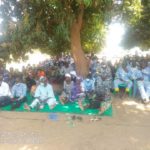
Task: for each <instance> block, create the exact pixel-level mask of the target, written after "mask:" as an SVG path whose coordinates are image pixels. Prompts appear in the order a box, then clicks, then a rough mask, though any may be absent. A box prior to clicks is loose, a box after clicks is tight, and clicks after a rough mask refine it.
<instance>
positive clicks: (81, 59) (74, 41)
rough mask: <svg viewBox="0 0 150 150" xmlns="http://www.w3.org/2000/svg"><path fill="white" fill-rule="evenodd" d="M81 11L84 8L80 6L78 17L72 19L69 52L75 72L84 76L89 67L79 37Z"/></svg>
mask: <svg viewBox="0 0 150 150" xmlns="http://www.w3.org/2000/svg"><path fill="white" fill-rule="evenodd" d="M83 11H84V8H83V7H81V11H80V13H79V16H78V19H77V20H74V22H73V24H72V27H71V52H72V55H73V58H74V60H75V65H76V70H77V74H78V75H80V76H82V77H85V76H86V75H87V74H88V72H89V68H88V63H87V60H86V58H85V54H84V52H83V50H82V46H81V39H80V31H81V26H82V19H83Z"/></svg>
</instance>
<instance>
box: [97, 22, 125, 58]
mask: <svg viewBox="0 0 150 150" xmlns="http://www.w3.org/2000/svg"><path fill="white" fill-rule="evenodd" d="M124 32H125V27H124V25H123V24H120V23H112V24H110V25H109V28H108V32H107V35H106V45H105V48H104V49H103V50H102V51H101V52H100V53H99V55H106V56H107V58H108V59H113V58H114V57H120V56H121V55H123V54H124V52H125V50H124V49H123V47H121V46H120V42H121V40H122V37H123V34H124Z"/></svg>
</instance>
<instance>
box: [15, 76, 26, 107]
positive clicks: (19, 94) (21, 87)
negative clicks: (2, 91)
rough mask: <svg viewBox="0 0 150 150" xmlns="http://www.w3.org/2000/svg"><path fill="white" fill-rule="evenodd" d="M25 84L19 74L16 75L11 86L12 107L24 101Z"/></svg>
mask: <svg viewBox="0 0 150 150" xmlns="http://www.w3.org/2000/svg"><path fill="white" fill-rule="evenodd" d="M26 94H27V86H26V84H25V83H23V82H22V78H21V76H17V77H16V83H15V84H14V86H13V87H12V109H15V108H18V107H20V105H21V104H22V103H23V102H25V101H26Z"/></svg>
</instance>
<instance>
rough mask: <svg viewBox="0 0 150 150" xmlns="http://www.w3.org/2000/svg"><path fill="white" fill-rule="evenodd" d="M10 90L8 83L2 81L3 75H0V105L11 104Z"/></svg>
mask: <svg viewBox="0 0 150 150" xmlns="http://www.w3.org/2000/svg"><path fill="white" fill-rule="evenodd" d="M10 96H11V92H10V89H9V85H8V84H7V83H6V82H4V81H3V76H2V75H0V107H3V106H6V105H9V104H11V97H10Z"/></svg>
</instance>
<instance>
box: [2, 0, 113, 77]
mask: <svg viewBox="0 0 150 150" xmlns="http://www.w3.org/2000/svg"><path fill="white" fill-rule="evenodd" d="M112 1H113V0H11V1H10V0H1V6H0V18H2V19H3V21H2V24H1V25H2V26H1V29H2V30H3V35H2V37H1V46H2V45H3V46H2V47H3V49H4V48H5V49H6V50H7V51H8V52H9V54H12V57H13V58H14V59H17V58H22V57H23V56H24V55H25V53H26V52H27V51H29V50H31V49H32V48H40V50H41V51H43V52H46V53H49V54H51V55H52V54H55V55H56V54H60V53H61V52H64V51H70V50H71V54H72V56H73V58H74V60H75V64H76V68H77V72H78V74H79V75H83V76H85V75H86V74H87V73H88V65H87V61H86V58H85V55H84V51H85V52H86V51H98V50H100V49H101V48H102V46H103V43H104V36H105V31H106V27H107V24H108V22H109V20H110V18H111V10H112V8H113V3H112Z"/></svg>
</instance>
